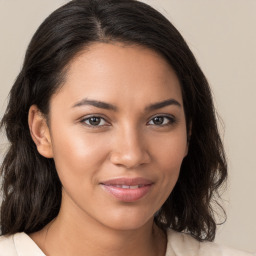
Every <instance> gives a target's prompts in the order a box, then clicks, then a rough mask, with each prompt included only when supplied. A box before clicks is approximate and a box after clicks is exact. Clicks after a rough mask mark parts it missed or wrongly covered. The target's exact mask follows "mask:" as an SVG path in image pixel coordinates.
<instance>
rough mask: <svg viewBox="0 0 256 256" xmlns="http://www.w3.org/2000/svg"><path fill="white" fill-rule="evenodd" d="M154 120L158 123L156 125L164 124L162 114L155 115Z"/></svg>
mask: <svg viewBox="0 0 256 256" xmlns="http://www.w3.org/2000/svg"><path fill="white" fill-rule="evenodd" d="M153 122H154V124H156V125H160V124H163V122H164V118H163V117H161V116H157V117H154V119H153Z"/></svg>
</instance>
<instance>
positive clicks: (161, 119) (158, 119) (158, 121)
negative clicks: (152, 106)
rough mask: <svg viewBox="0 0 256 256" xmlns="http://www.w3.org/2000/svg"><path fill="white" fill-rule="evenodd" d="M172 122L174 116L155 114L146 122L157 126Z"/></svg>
mask: <svg viewBox="0 0 256 256" xmlns="http://www.w3.org/2000/svg"><path fill="white" fill-rule="evenodd" d="M173 123H175V118H174V117H171V116H155V117H153V118H152V119H151V120H150V121H149V122H148V124H149V125H157V126H165V125H171V124H173Z"/></svg>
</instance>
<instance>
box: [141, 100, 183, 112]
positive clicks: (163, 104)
mask: <svg viewBox="0 0 256 256" xmlns="http://www.w3.org/2000/svg"><path fill="white" fill-rule="evenodd" d="M170 105H175V106H178V107H180V108H181V104H180V103H179V102H178V101H177V100H175V99H168V100H164V101H161V102H157V103H154V104H151V105H149V106H147V107H146V108H145V110H146V111H152V110H157V109H159V108H163V107H166V106H170Z"/></svg>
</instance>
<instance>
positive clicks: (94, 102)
mask: <svg viewBox="0 0 256 256" xmlns="http://www.w3.org/2000/svg"><path fill="white" fill-rule="evenodd" d="M86 105H89V106H94V107H97V108H102V109H107V110H113V111H117V110H118V108H117V107H116V106H114V105H112V104H109V103H106V102H103V101H98V100H90V99H87V98H86V99H82V100H81V101H79V102H77V103H75V104H74V105H73V106H72V108H75V107H81V106H86ZM170 105H175V106H178V107H181V104H180V103H179V102H178V101H177V100H175V99H168V100H164V101H161V102H157V103H154V104H151V105H149V106H147V107H146V108H145V111H153V110H157V109H160V108H163V107H166V106H170Z"/></svg>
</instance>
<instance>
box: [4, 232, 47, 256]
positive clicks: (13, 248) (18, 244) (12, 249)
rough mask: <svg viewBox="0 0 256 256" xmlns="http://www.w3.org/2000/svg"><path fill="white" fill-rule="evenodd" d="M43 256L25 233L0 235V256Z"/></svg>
mask: <svg viewBox="0 0 256 256" xmlns="http://www.w3.org/2000/svg"><path fill="white" fill-rule="evenodd" d="M7 255H8V256H18V255H26V256H45V254H43V252H42V251H41V250H40V248H39V247H38V246H37V245H36V244H35V242H34V241H33V240H32V239H31V238H30V237H29V236H28V235H27V234H26V233H16V234H14V235H10V236H0V256H7Z"/></svg>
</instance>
